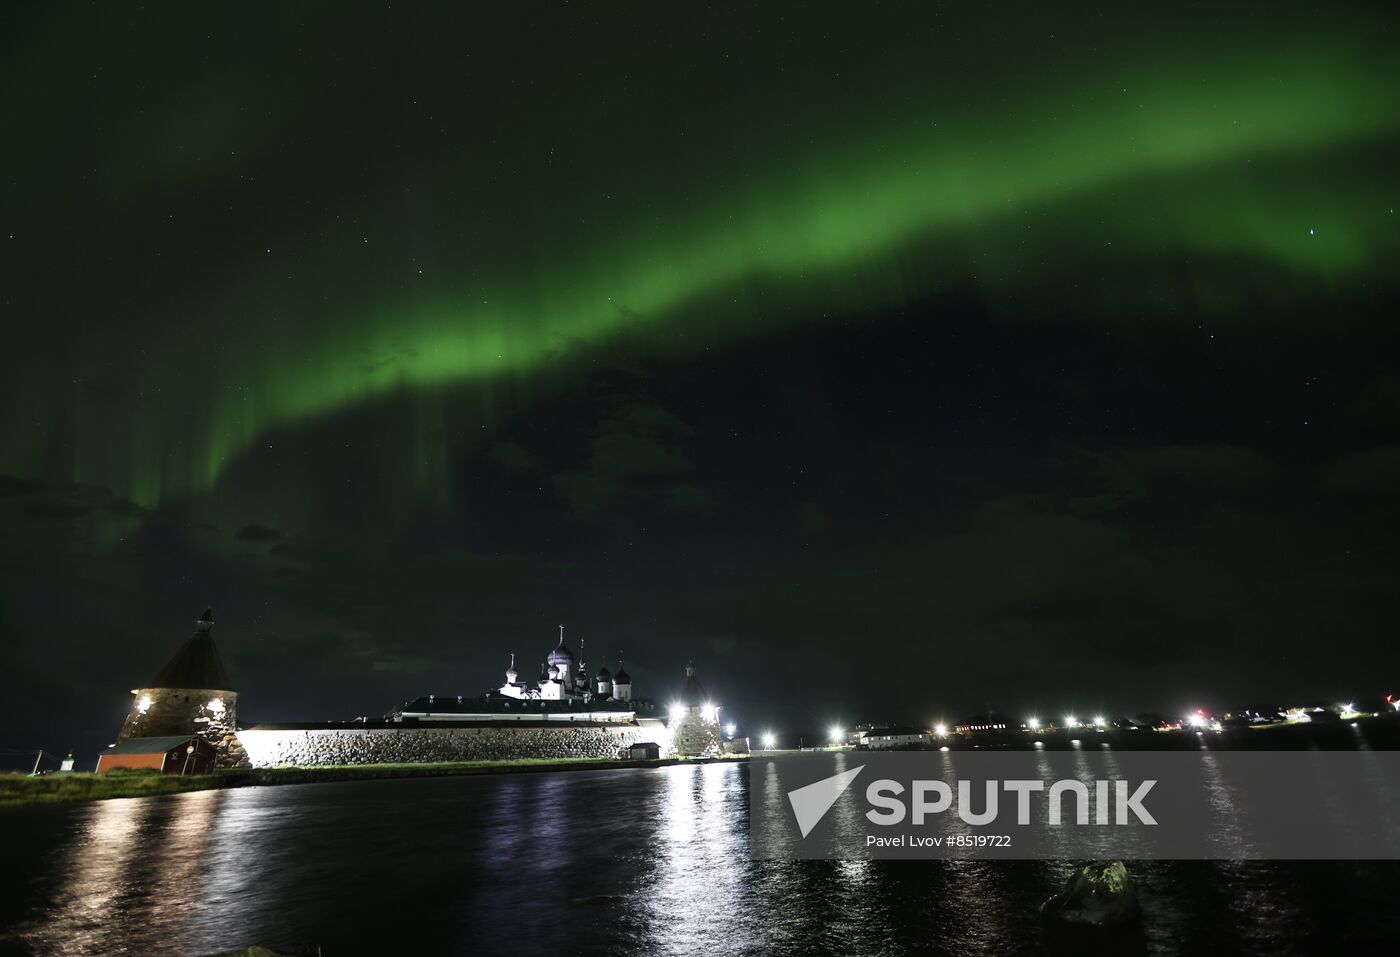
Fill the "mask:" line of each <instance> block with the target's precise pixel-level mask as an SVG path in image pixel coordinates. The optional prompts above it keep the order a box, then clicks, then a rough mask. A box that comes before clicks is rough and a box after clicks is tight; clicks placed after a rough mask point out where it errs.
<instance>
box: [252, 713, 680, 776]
mask: <svg viewBox="0 0 1400 957" xmlns="http://www.w3.org/2000/svg"><path fill="white" fill-rule="evenodd" d="M671 739H672V735H671V732H670V731H669V730H668V729H667V728H666V726H665V725H664V724H663V723H662V722H661V721H657V720H647V719H643V720H642V721H639V722H638V723H637V724H635V725H610V726H578V725H575V726H567V727H434V726H431V725H429V726H423V725H395V726H393V727H379V728H367V727H354V726H347V727H339V728H283V727H251V728H244V729H243V730H241V731H239V732H238V740H239V742H240V744H241V745H242V750H243V751H244V752H245V753H246V754H247V758H248V761H249V763H250V764H251V765H252V766H253V767H255V768H269V767H277V766H279V765H297V766H299V767H316V766H325V765H338V764H427V763H431V762H434V761H507V760H512V759H517V758H543V759H551V758H552V759H558V758H616V757H617V756H618V755H619V753H620V752H622V751H623V750H625V749H627V748H630V747H631V746H632V745H634V744H644V743H652V744H655V745H657V746H658V747H659V748H660V751H661V756H662V757H674V756H675V754H676V751H675V748H674V746H673V744H672V740H671Z"/></svg>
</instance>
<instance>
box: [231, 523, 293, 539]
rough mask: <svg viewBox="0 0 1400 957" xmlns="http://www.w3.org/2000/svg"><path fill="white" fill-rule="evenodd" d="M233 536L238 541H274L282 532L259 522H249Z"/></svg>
mask: <svg viewBox="0 0 1400 957" xmlns="http://www.w3.org/2000/svg"><path fill="white" fill-rule="evenodd" d="M234 537H235V538H237V539H238V540H239V541H240V542H275V541H277V539H279V538H281V537H282V533H281V532H279V531H278V530H277V529H275V528H271V527H269V526H267V525H263V524H261V523H259V522H249V523H248V524H247V525H244V526H243V527H242V528H240V529H239V530H238V533H237V534H236V535H235V536H234Z"/></svg>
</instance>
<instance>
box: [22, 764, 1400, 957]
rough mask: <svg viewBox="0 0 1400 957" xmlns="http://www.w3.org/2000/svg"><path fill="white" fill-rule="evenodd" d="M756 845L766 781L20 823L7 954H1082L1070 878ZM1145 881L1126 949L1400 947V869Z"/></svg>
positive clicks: (581, 779) (416, 793)
mask: <svg viewBox="0 0 1400 957" xmlns="http://www.w3.org/2000/svg"><path fill="white" fill-rule="evenodd" d="M746 829H747V768H745V767H742V766H737V765H732V764H711V765H701V766H677V767H666V768H653V769H629V770H622V771H574V772H568V773H559V774H519V775H509V776H494V777H458V778H437V779H420V780H400V781H372V782H356V783H345V784H312V785H298V786H284V787H271V788H245V789H240V790H231V791H206V792H200V793H193V794H184V795H177V796H170V797H155V798H137V799H129V800H114V801H98V802H92V803H87V804H72V805H66V806H56V807H48V808H39V809H32V810H25V811H18V812H8V813H4V814H0V835H3V847H4V849H5V868H4V870H5V877H6V882H7V884H8V887H7V889H6V890H5V892H4V893H3V895H0V927H3V931H0V953H6V954H11V953H14V954H30V953H32V954H102V955H107V954H209V953H215V952H218V951H221V950H230V949H233V948H235V947H240V946H247V945H249V944H254V943H257V944H263V945H267V946H273V947H282V948H287V949H291V948H303V949H305V948H315V947H317V946H319V947H321V948H322V949H323V952H324V953H325V954H327V955H330V957H334V955H337V954H359V953H375V954H405V955H410V954H429V953H432V954H552V955H572V954H593V953H598V954H604V953H608V954H655V955H670V954H676V955H679V954H693V955H704V957H724V955H738V954H744V955H750V954H751V955H782V954H804V955H805V954H872V955H876V954H878V955H885V954H902V953H932V954H943V953H946V954H996V955H1001V954H1021V953H1027V954H1033V953H1045V952H1053V951H1055V950H1056V949H1065V950H1066V952H1076V948H1075V945H1074V944H1073V942H1070V943H1068V944H1065V943H1063V942H1060V941H1057V940H1053V939H1050V938H1048V937H1047V936H1046V934H1045V931H1044V930H1043V928H1042V926H1041V923H1040V920H1039V918H1038V916H1037V912H1036V911H1037V907H1038V906H1039V904H1040V902H1041V901H1042V900H1044V899H1045V898H1046V897H1048V896H1050V895H1051V894H1053V893H1055V892H1056V891H1057V890H1059V888H1060V887H1061V885H1062V884H1063V882H1064V880H1065V878H1066V876H1067V875H1068V874H1069V873H1070V871H1071V870H1072V868H1073V864H1072V863H1070V862H1065V863H1059V862H1003V863H979V862H964V863H955V862H928V863H923V862H908V863H906V862H860V863H841V862H821V861H798V862H761V861H752V860H750V859H749V857H748V849H747V835H746ZM1130 869H1131V871H1132V873H1133V875H1134V876H1135V877H1136V879H1137V881H1138V882H1139V886H1140V889H1141V891H1142V898H1143V905H1144V928H1143V933H1142V935H1141V936H1140V938H1132V937H1130V938H1129V939H1127V940H1119V941H1116V942H1115V944H1114V949H1115V950H1126V951H1127V952H1138V953H1148V954H1180V953H1201V954H1349V955H1354V954H1361V953H1374V952H1376V951H1375V949H1374V948H1375V946H1377V945H1380V946H1381V947H1382V948H1384V950H1385V952H1390V951H1391V950H1393V948H1394V946H1395V944H1396V942H1397V940H1400V917H1398V916H1397V908H1396V906H1395V901H1396V899H1397V895H1398V894H1400V863H1389V862H1388V863H1363V864H1355V863H1345V862H1339V863H1294V862H1283V863H1198V862H1190V863H1178V862H1155V863H1147V862H1144V863H1138V864H1132V865H1130ZM1077 952H1080V953H1082V952H1084V951H1083V950H1082V949H1079V950H1078V951H1077ZM1099 952H1103V951H1102V949H1099Z"/></svg>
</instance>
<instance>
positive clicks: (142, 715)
mask: <svg viewBox="0 0 1400 957" xmlns="http://www.w3.org/2000/svg"><path fill="white" fill-rule="evenodd" d="M213 629H214V611H213V609H212V608H206V609H205V610H204V614H202V615H200V616H199V620H198V621H196V622H195V623H194V634H193V635H191V636H190V638H189V640H188V641H186V642H185V643H184V644H183V645H181V646H180V650H179V651H177V652H175V655H174V657H172V658H171V659H170V660H169V661H167V662H166V663H165V667H164V668H162V669H160V672H159V673H158V674H157V675H156V676H155V678H154V679H153V680H152V681H150V682H149V684H147V686H146V687H144V688H133V689H132V691H131V694H132V702H131V711H130V712H129V713H128V714H127V716H126V721H125V722H124V723H123V724H122V731H121V734H120V735H119V736H118V737H117V742H118V743H120V742H122V741H125V740H126V739H127V738H153V737H160V736H162V735H175V734H198V735H199V736H200V737H202V738H204V739H206V740H207V741H209V743H210V744H212V745H214V747H215V748H216V749H217V750H218V758H217V763H218V764H219V765H220V766H223V767H231V766H235V765H238V764H241V763H243V761H244V757H243V749H242V748H241V747H240V746H239V744H238V738H237V736H236V731H237V721H238V692H236V691H234V690H233V682H231V681H230V680H229V677H228V672H227V671H225V670H224V663H223V661H222V659H220V658H219V649H218V648H216V647H214V635H213V633H212V632H213Z"/></svg>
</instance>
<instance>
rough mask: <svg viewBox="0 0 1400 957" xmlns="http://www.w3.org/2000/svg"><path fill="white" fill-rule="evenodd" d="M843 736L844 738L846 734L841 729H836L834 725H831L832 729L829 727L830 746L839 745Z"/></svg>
mask: <svg viewBox="0 0 1400 957" xmlns="http://www.w3.org/2000/svg"><path fill="white" fill-rule="evenodd" d="M845 736H846V732H845V731H843V730H842V729H841V728H838V727H837V726H835V725H832V727H831V743H832V744H840V743H841V739H842V738H844V737H845Z"/></svg>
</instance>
